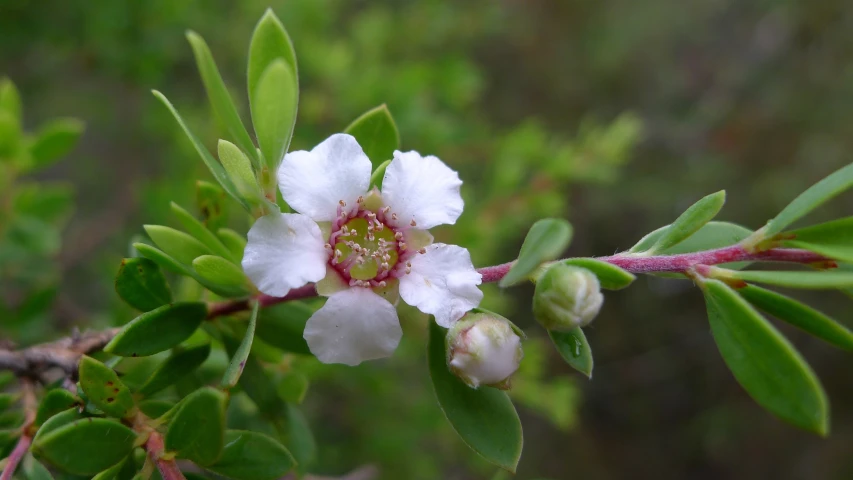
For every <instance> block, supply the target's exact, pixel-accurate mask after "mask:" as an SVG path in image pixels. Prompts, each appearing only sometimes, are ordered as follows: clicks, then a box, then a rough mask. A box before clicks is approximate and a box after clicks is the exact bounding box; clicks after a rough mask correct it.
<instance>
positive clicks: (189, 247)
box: [144, 225, 213, 265]
mask: <svg viewBox="0 0 853 480" xmlns="http://www.w3.org/2000/svg"><path fill="white" fill-rule="evenodd" d="M144 228H145V233H147V234H148V236H149V237H151V240H153V241H154V244H155V245H157V246H158V247H160V249H161V250H163V251H164V252H166V253H167V254H168V255H169V256H171V257H172V258H174V259H175V260H177V261H179V262H181V263H183V264H186V265H190V264H192V263H193V260H195V259H196V257H200V256H202V255H210V254H212V253H213V252H212V251H211V250H210V249H209V248H208V247H207V246H205V245H204V244H203V243H201V242H199V241H198V240H196V239H195V238H194V237H193V236H191V235H189V234H186V233H184V232H182V231H180V230H175V229H174V228H170V227H166V226H163V225H145V226H144Z"/></svg>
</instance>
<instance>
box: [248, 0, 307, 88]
mask: <svg viewBox="0 0 853 480" xmlns="http://www.w3.org/2000/svg"><path fill="white" fill-rule="evenodd" d="M279 58H281V59H284V61H285V62H286V63H287V65H288V66H289V67H290V70H291V71H292V72H294V75H295V74H296V73H297V72H298V71H299V70H298V68H297V66H296V52H295V51H294V49H293V43H292V42H291V41H290V37H289V36H288V35H287V31H286V30H285V29H284V25H282V24H281V21H279V19H278V17H276V16H275V13H273V11H272V10H271V9H268V10H267V11H266V12H264V16H263V17H261V19H260V20H259V21H258V24H257V25H256V26H255V31H254V32H253V33H252V41H251V44H250V45H249V68H248V72H247V76H248V85H247V86H248V90H249V98H253V97H254V92H255V90H257V88H258V84H259V83H260V79H261V76H262V75H263V73H264V72H265V71H266V69H267V67H269V66H270V64H271V63H273V62H274V61H275V60H276V59H279Z"/></svg>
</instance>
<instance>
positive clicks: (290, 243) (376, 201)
mask: <svg viewBox="0 0 853 480" xmlns="http://www.w3.org/2000/svg"><path fill="white" fill-rule="evenodd" d="M370 175H371V164H370V160H369V159H368V158H367V156H366V155H365V154H364V152H363V151H362V149H361V147H360V146H359V145H358V142H356V140H355V138H353V137H352V136H350V135H346V134H337V135H332V136H331V137H329V138H327V139H326V140H325V141H323V143H321V144H319V145H317V146H316V147H314V149H313V150H311V151H310V152H306V151H298V152H291V153H288V154H287V155H286V156H285V157H284V160H283V162H282V164H281V167H279V170H278V182H279V188H280V189H281V194H282V196H283V197H284V199H285V201H287V203H288V204H289V205H290V206H291V207H293V209H295V210H296V211H297V212H299V213H298V214H288V213H282V214H272V215H267V216H264V217H261V218H259V219H258V220H257V221H256V222H255V224H254V225H253V226H252V228H251V230H249V242H248V244H247V245H246V251H245V254H244V256H243V270H245V272H246V274H247V275H248V276H249V278H250V279H251V280H252V281H253V282H254V283H255V285H256V286H257V287H258V289H259V290H260V291H262V292H263V293H266V294H268V295H274V296H284V295H286V294H287V292H288V291H289V290H291V289H293V288H297V287H300V286H302V285H305V284H307V283H309V282H318V283H317V291H318V293H320V294H321V295H324V296H328V297H329V299H328V300H327V301H326V304H325V305H324V306H323V307H322V308H320V309H319V310H317V312H315V313H314V315H313V316H312V317H311V318H310V319H308V324H307V325H306V326H305V333H304V337H305V340H306V341H307V342H308V346H309V347H310V348H311V352H312V353H313V354H314V355H316V356H317V358H319V359H320V360H321V361H323V362H325V363H344V364H347V365H357V364H359V363H361V362H362V361H364V360H370V359H374V358H381V357H387V356H389V355H391V353H393V352H394V350H395V349H396V348H397V344H398V343H399V342H400V337H401V336H402V330H401V329H400V324H399V321H398V319H397V311H396V309H395V307H394V305H393V302H396V298H395V296H396V294H395V293H392V292H394V289H393V288H392V287H394V286H395V284H396V283H399V296H400V297H402V299H403V300H404V301H405V302H406V303H408V304H410V305H413V306H415V307H417V308H418V309H420V310H421V311H422V312H424V313H428V314H432V315H434V316H435V320H436V322H437V323H438V324H439V325H441V326H443V327H450V326H451V325H452V324H453V323H454V322H456V321H457V320H458V319H459V318H461V317H462V316H463V315H464V314H465V313H466V312H468V311H469V310H471V309H472V308H474V307H476V306H477V305H479V303H480V300H481V299H482V298H483V293H482V292H481V291H480V289H479V288H477V285H479V284H480V281H481V276H480V274H479V273H477V271H476V270H475V269H474V265H473V264H472V263H471V257H470V255H469V254H468V251H467V250H466V249H464V248H461V247H458V246H455V245H445V244H441V243H436V244H433V243H432V236H431V235H430V234H429V233H428V232H427V231H426V229H428V228H432V227H434V226H436V225H442V224H453V223H455V222H456V219H457V218H459V215H460V214H461V213H462V207H463V202H462V197H461V196H460V194H459V188H460V187H461V185H462V181H461V180H459V175H457V174H456V172H454V171H453V170H451V169H450V168H449V167H447V165H445V164H444V163H443V162H442V161H441V160H439V159H438V158H436V157H433V156H426V157H421V156H420V155H419V154H418V153H417V152H405V153H404V152H399V151H397V152H394V159H393V160H392V161H391V163H390V164H389V165H388V168H387V169H386V171H385V177H384V179H383V182H382V192H381V193H380V192H379V191H378V190H376V189H374V190H372V191H368V189H369V187H370ZM389 297H390V298H389Z"/></svg>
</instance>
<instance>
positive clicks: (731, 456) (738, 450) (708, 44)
mask: <svg viewBox="0 0 853 480" xmlns="http://www.w3.org/2000/svg"><path fill="white" fill-rule="evenodd" d="M268 6H269V7H272V8H273V9H274V10H275V11H276V13H277V14H278V16H279V17H280V18H281V19H282V21H283V23H284V24H285V26H286V27H287V29H288V31H289V33H290V35H291V37H292V39H293V42H294V44H295V47H296V51H297V56H298V59H299V68H300V71H299V76H300V83H301V103H300V109H299V117H298V121H297V126H296V132H295V137H294V143H293V145H292V148H293V149H307V148H310V147H312V146H313V145H315V144H316V143H317V142H319V141H320V140H322V139H323V138H325V137H326V136H327V135H329V134H331V133H334V132H337V131H340V130H341V129H343V127H344V126H346V125H347V124H348V123H349V122H350V121H351V120H352V119H354V118H355V117H357V116H358V115H359V114H360V113H362V112H363V111H365V110H367V109H369V108H371V107H374V106H376V105H378V104H381V103H387V104H388V107H389V108H390V110H391V112H392V114H393V115H394V116H395V119H396V120H397V123H398V125H399V127H400V132H401V136H402V139H403V146H404V149H415V150H418V151H420V152H421V153H424V154H426V153H429V154H435V155H437V156H439V157H440V158H442V159H443V160H444V161H445V162H447V163H448V164H449V165H450V166H451V167H453V168H455V169H457V170H459V171H460V174H461V176H462V178H463V180H464V181H465V182H466V183H465V186H464V187H463V195H464V197H465V199H466V212H465V213H464V214H463V216H462V218H461V219H460V222H459V224H458V225H457V226H456V227H454V228H446V229H444V230H439V231H437V232H436V236H437V237H438V238H439V239H440V240H443V241H448V242H452V243H459V244H461V245H462V246H465V247H467V248H469V249H470V250H471V251H472V256H473V258H474V262H475V264H477V265H487V264H492V263H498V262H504V261H508V260H511V259H512V258H513V255H514V254H515V252H517V249H518V247H519V246H520V243H521V240H522V239H523V237H524V233H525V232H526V229H527V228H528V227H529V226H530V225H531V224H532V223H533V221H535V220H536V219H538V218H541V217H544V216H560V217H565V218H568V219H569V220H570V221H571V222H572V223H573V225H574V226H575V232H576V233H575V239H574V243H573V245H572V247H571V248H570V250H569V252H568V253H569V255H575V256H588V255H608V254H612V253H614V252H616V251H618V250H620V249H626V248H628V247H630V246H631V245H633V243H634V242H635V241H636V240H637V239H639V238H640V237H641V236H642V235H643V234H645V233H647V232H649V231H651V230H652V229H654V228H656V227H659V226H661V225H663V224H666V223H668V222H669V221H671V220H672V219H673V218H675V216H677V215H678V213H680V212H681V210H683V208H685V207H687V206H688V205H690V204H691V203H692V202H693V201H695V200H696V199H698V198H700V197H701V196H703V195H704V194H706V193H710V192H713V191H716V190H719V189H723V188H725V189H727V190H728V194H729V196H728V205H729V206H728V207H727V208H726V209H724V211H723V214H722V215H721V217H720V218H721V219H725V220H730V221H735V222H738V223H741V224H743V225H745V226H749V227H752V228H755V227H757V226H760V225H761V224H763V222H764V221H765V220H766V219H768V218H770V217H772V216H773V215H774V214H775V213H776V212H777V211H778V210H779V209H780V208H781V207H783V206H784V205H785V204H786V203H787V201H789V200H790V199H791V198H793V197H794V196H795V195H796V194H797V193H799V192H800V191H801V190H802V189H804V188H806V187H807V186H809V185H811V184H812V183H814V182H815V181H817V180H818V179H820V178H821V177H823V176H825V175H826V174H828V173H830V172H832V171H833V170H835V169H837V168H839V167H841V166H842V165H844V164H845V163H848V162H850V161H851V160H853V155H851V153H853V122H850V121H848V116H849V112H850V111H851V109H853V36H851V35H850V32H851V31H853V5H851V4H850V3H849V2H845V1H842V0H820V1H816V2H805V1H791V0H748V1H739V2H736V1H732V0H728V1H726V0H698V1H694V2H689V3H685V2H678V1H675V0H643V1H636V0H606V1H599V2H590V1H577V0H569V1H559V0H550V1H546V0H528V1H519V0H501V1H495V0H491V1H486V0H470V1H466V2H452V1H437V0H420V1H403V0H397V1H392V0H385V1H354V0H353V1H345V0H284V1H258V0H248V1H242V2H230V1H223V0H217V1H214V0H207V1H200V0H195V1H173V0H149V1H147V2H135V1H108V0H73V1H68V0H42V1H40V2H35V1H31V0H3V1H2V2H0V75H6V76H8V77H10V78H11V79H12V80H13V81H14V82H15V84H16V85H17V86H18V88H19V89H20V91H21V94H22V97H23V101H24V112H25V113H24V127H25V128H26V129H28V130H35V129H36V127H37V126H38V125H40V124H41V123H42V122H43V121H44V120H46V119H49V118H53V117H57V116H71V117H77V118H80V119H82V120H83V121H85V123H86V124H87V131H86V133H85V135H84V136H83V139H82V141H81V144H80V145H79V147H78V148H77V149H76V150H75V151H73V153H72V154H71V155H69V156H68V157H67V158H65V159H64V160H62V161H60V162H58V163H56V164H55V165H53V166H52V167H50V168H49V169H47V170H43V171H41V172H38V173H37V174H36V175H35V176H30V177H25V178H24V179H23V181H30V180H38V181H41V182H46V183H50V184H53V183H54V182H65V183H67V184H68V185H70V187H71V188H73V191H74V192H75V194H74V205H75V206H74V210H73V215H71V216H64V215H63V216H61V217H62V219H61V220H60V219H56V222H54V223H52V225H53V226H54V227H55V228H56V229H57V232H58V234H59V235H60V237H59V238H61V244H60V243H59V241H58V240H57V242H56V244H55V245H47V246H44V245H42V246H41V250H40V253H43V254H45V255H47V257H48V258H49V259H50V261H48V262H32V263H29V264H28V265H29V266H28V267H27V268H24V269H11V268H6V271H0V282H2V284H0V300H2V310H0V315H2V318H3V320H2V322H0V338H11V339H14V340H16V341H20V342H21V343H28V342H34V341H38V340H44V339H47V338H54V337H56V336H59V335H63V334H65V333H66V332H68V331H69V330H70V329H71V328H72V327H79V328H90V327H91V328H97V327H103V326H106V325H110V324H121V323H123V322H125V321H127V320H128V319H129V318H131V316H132V313H131V312H129V311H128V310H126V309H125V308H126V307H122V306H120V305H119V302H118V301H117V298H116V296H115V295H114V293H113V290H112V278H113V276H114V274H115V272H116V269H117V267H118V264H119V261H120V259H121V258H122V257H123V256H126V255H127V254H128V246H129V243H130V240H131V239H132V237H133V236H134V235H140V234H141V233H142V229H141V225H142V224H143V223H166V224H168V223H169V222H170V221H171V220H170V219H169V215H168V211H169V201H171V200H175V201H177V202H178V203H180V204H182V205H185V206H191V205H193V204H194V203H193V202H194V197H195V182H196V180H197V179H200V178H201V179H209V174H208V173H207V172H206V171H205V169H204V166H203V165H202V164H201V162H199V161H198V158H197V156H196V154H195V152H194V151H193V150H192V147H191V146H190V144H189V142H187V141H186V139H185V138H184V137H183V133H181V132H179V131H178V129H177V128H176V125H175V124H174V122H173V120H172V118H171V117H170V116H169V114H168V112H167V111H166V110H165V109H164V108H163V107H162V105H159V104H158V103H157V102H156V101H155V99H154V98H153V97H152V96H151V94H150V93H149V91H150V90H151V89H152V88H154V89H158V90H160V91H162V92H164V93H165V94H166V95H168V96H169V98H170V99H171V100H172V102H173V103H174V104H175V105H176V106H177V108H178V109H179V110H181V112H182V114H183V115H184V118H186V119H188V121H189V122H190V123H191V125H192V126H193V128H194V129H195V130H196V132H197V133H199V134H200V136H202V138H204V139H205V140H206V142H207V144H208V145H209V146H212V145H214V142H215V140H216V138H219V137H220V136H222V135H223V132H224V130H223V129H222V128H221V127H220V126H219V125H217V123H216V122H215V120H214V119H213V117H212V115H211V113H210V111H209V108H208V106H207V103H206V99H205V95H204V89H203V87H202V85H201V82H200V80H199V79H198V76H197V72H196V69H195V62H194V60H193V57H192V53H191V49H190V47H189V45H188V44H187V42H186V40H185V38H184V32H185V30H186V29H192V30H195V31H197V32H199V33H200V34H201V35H203V36H204V37H205V39H206V40H207V42H208V44H209V45H210V47H211V49H212V51H213V54H214V56H215V58H216V60H217V63H218V64H219V68H220V70H221V71H222V74H223V76H224V77H225V79H226V82H227V83H228V84H229V86H230V88H231V90H232V93H233V97H234V98H235V100H236V101H237V102H238V103H239V104H241V105H242V107H244V112H245V110H246V109H245V104H246V102H245V93H244V92H245V83H244V82H245V80H244V77H245V62H246V52H247V50H248V39H249V37H250V34H251V31H252V29H253V27H254V25H255V22H256V21H257V19H258V18H260V16H261V14H262V13H263V11H264V9H266V8H267V7H268ZM0 193H2V192H0ZM850 207H851V201H850V200H849V197H847V199H846V200H845V199H842V200H840V201H838V202H835V203H833V204H831V205H830V206H828V207H825V209H824V211H823V212H822V214H823V215H825V217H826V218H833V217H838V216H843V215H844V214H845V212H846V214H849V213H850V210H851V209H850ZM237 210H238V208H236V207H235V208H232V212H233V215H232V218H231V219H230V223H231V226H232V227H233V228H235V229H237V230H238V231H241V232H245V231H246V229H247V228H248V225H249V223H248V219H247V218H245V217H243V216H240V215H238V214H237V212H236V211H237ZM818 216H820V214H819V215H818ZM0 218H5V219H6V221H7V222H9V221H10V220H9V217H8V216H7V217H0ZM816 220H817V219H816ZM3 230H4V229H0V231H3ZM7 241H8V239H7ZM28 242H29V241H26V242H23V244H24V245H25V246H26V245H29V243H28ZM16 252H17V251H16ZM0 253H2V252H0ZM6 255H7V257H9V256H10V255H11V256H15V255H18V254H17V253H14V254H10V253H8V252H6ZM16 258H17V257H16ZM0 259H2V255H0ZM0 265H9V263H0ZM531 293H532V289H530V288H527V289H525V288H521V289H519V291H509V292H499V291H498V290H497V289H496V288H493V287H492V286H490V287H488V289H487V302H486V304H487V306H488V307H490V308H493V309H499V311H501V312H502V313H505V314H506V316H508V317H509V318H511V319H513V320H514V321H516V322H517V323H518V324H519V325H521V326H522V327H523V328H525V330H526V331H527V332H528V335H529V336H530V339H529V340H528V342H527V343H526V347H525V348H526V355H527V358H526V360H525V363H524V366H523V370H524V371H523V372H522V373H521V375H519V377H518V378H517V381H516V389H515V390H514V393H513V395H514V398H515V400H516V403H517V404H518V406H519V410H520V414H521V416H522V421H523V424H524V428H525V437H526V438H525V449H524V454H523V457H522V461H521V464H520V466H519V471H518V475H517V478H521V479H536V478H553V479H568V478H628V477H630V478H647V477H655V478H698V479H701V478H737V479H740V478H743V479H746V478H749V479H752V478H768V477H775V478H839V479H843V478H851V477H853V456H851V455H850V449H851V447H850V445H851V440H853V409H851V408H850V407H849V405H850V404H851V402H853V386H851V382H850V375H849V373H848V372H849V371H850V366H851V365H853V359H851V358H850V356H849V355H847V354H844V353H843V352H840V351H837V350H834V349H832V347H829V346H827V345H824V344H821V343H820V342H819V341H818V340H816V339H812V338H808V337H806V336H805V335H801V334H800V333H799V332H796V331H793V330H791V329H790V328H786V327H785V326H782V327H781V328H782V330H783V331H784V332H785V333H786V334H788V335H789V336H790V338H792V340H793V341H794V343H795V344H796V345H797V346H798V347H799V348H800V349H801V351H802V352H803V354H804V355H805V356H806V357H807V358H808V359H809V361H810V362H811V364H812V365H813V367H814V368H815V370H816V371H817V373H818V374H819V375H820V377H821V378H822V380H823V381H824V384H825V386H826V389H827V391H828V394H829V397H830V400H831V401H832V405H833V407H834V414H833V416H832V430H833V432H832V434H831V436H830V437H829V438H828V439H820V438H816V437H814V436H812V435H809V434H806V433H803V432H800V431H798V430H796V429H795V428H793V427H790V426H787V425H785V424H783V423H781V422H780V421H778V420H776V419H775V418H772V417H771V416H770V415H769V414H767V413H765V412H764V411H762V410H761V409H760V408H759V407H758V406H756V405H755V404H754V403H753V402H752V401H751V400H750V399H749V398H748V396H747V395H746V394H745V393H744V392H743V391H742V389H741V388H740V387H739V386H738V385H737V383H736V382H735V380H734V379H733V378H732V376H731V374H730V373H729V372H728V370H727V369H726V368H725V366H724V364H723V362H722V360H721V359H720V357H719V355H718V354H717V351H716V347H715V345H714V343H713V341H712V339H711V336H710V334H709V331H708V325H707V322H706V321H705V317H704V305H703V302H702V300H701V295H700V294H699V292H698V291H696V290H695V289H693V288H692V285H691V284H690V283H689V282H686V281H671V280H661V279H655V278H651V279H645V278H644V279H641V281H638V282H636V284H635V285H634V286H633V288H631V289H629V290H627V291H621V292H615V293H612V292H611V293H609V294H608V295H607V297H606V302H605V307H604V309H603V311H602V314H601V315H600V317H599V318H598V319H597V320H596V322H595V323H594V324H593V325H592V327H591V328H590V329H588V332H587V336H588V338H589V340H590V343H591V345H592V348H593V352H594V354H595V361H596V367H595V371H594V377H593V379H592V380H591V381H587V380H586V379H584V378H582V377H580V376H578V375H577V374H575V373H573V372H572V371H571V370H570V368H569V367H568V366H566V365H565V364H563V363H562V362H561V361H560V359H559V358H558V355H557V354H556V353H555V352H553V351H552V350H551V349H550V348H548V347H547V343H545V340H544V339H543V335H542V331H541V329H538V328H537V326H536V324H535V322H533V321H532V318H531V315H530V313H529V310H530V305H529V304H530V294H531ZM810 300H812V301H813V302H815V301H817V302H818V303H817V305H819V306H820V307H821V308H822V309H824V310H826V311H827V312H828V313H833V314H835V315H836V318H839V319H840V320H842V321H846V320H848V318H849V311H850V310H849V303H848V302H849V300H847V301H845V299H844V298H843V297H841V296H840V295H839V296H832V295H831V294H823V295H820V296H816V297H813V298H810ZM847 323H848V324H850V322H849V321H848V322H847ZM404 328H405V330H406V336H405V339H404V343H403V345H402V346H401V348H400V350H399V351H398V352H397V354H396V355H395V356H394V357H393V358H392V359H390V360H387V361H381V362H371V363H369V364H367V365H364V366H361V367H358V368H356V369H351V368H348V367H343V366H322V365H319V364H317V363H316V362H312V361H310V360H305V359H296V360H294V361H295V362H296V363H297V365H299V368H300V369H301V371H302V372H304V373H305V374H306V375H307V376H308V377H309V378H310V379H311V381H312V385H311V389H310V390H309V392H308V394H307V397H306V398H305V401H304V404H303V408H304V410H305V411H306V413H307V415H308V417H309V420H310V422H311V424H312V426H313V428H314V431H315V435H316V437H317V442H318V444H319V450H318V457H317V462H316V464H315V466H314V467H313V469H312V470H313V471H316V472H318V473H322V474H327V475H340V474H342V473H344V472H347V471H349V470H352V469H355V468H357V467H360V466H364V465H374V466H376V467H377V468H378V472H379V476H380V478H383V479H399V478H413V479H417V478H424V479H430V478H447V479H455V478H458V479H463V478H464V479H467V478H491V477H492V475H493V474H494V473H495V472H494V470H495V469H494V468H492V467H491V466H489V465H488V464H486V463H485V462H484V461H482V460H480V459H479V458H477V456H476V455H475V454H474V453H473V452H471V451H469V450H468V449H467V447H465V446H464V445H463V444H462V443H461V441H459V440H458V439H457V438H456V437H455V435H454V434H453V432H452V431H451V429H450V427H449V426H447V425H446V423H445V422H444V420H443V418H442V417H441V413H440V411H439V410H438V407H437V404H436V402H435V400H434V397H433V394H432V392H431V391H430V387H429V380H428V375H427V372H426V365H425V360H424V348H423V342H424V339H425V336H424V330H423V322H422V321H419V320H417V319H413V320H410V321H408V322H407V323H406V324H405V325H404Z"/></svg>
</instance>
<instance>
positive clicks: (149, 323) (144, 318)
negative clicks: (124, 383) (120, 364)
mask: <svg viewBox="0 0 853 480" xmlns="http://www.w3.org/2000/svg"><path fill="white" fill-rule="evenodd" d="M205 317H207V305H205V304H204V303H201V302H179V303H171V304H168V305H163V306H162V307H160V308H157V309H155V310H151V311H150V312H146V313H143V314H142V315H140V316H138V317H136V318H135V319H133V320H131V322H130V323H128V324H127V325H125V326H124V328H122V330H121V332H119V333H118V335H116V336H115V337H114V338H113V339H112V341H110V343H108V344H107V346H106V347H104V351H105V352H107V353H112V354H113V355H119V356H122V357H137V356H139V357H144V356H147V355H154V354H155V353H160V352H163V351H165V350H168V349H170V348H172V347H174V346H175V345H177V344H179V343H181V342H183V341H184V340H186V339H188V338H189V337H190V335H192V334H193V332H195V330H196V329H197V328H198V326H199V325H200V324H201V322H202V321H204V319H205Z"/></svg>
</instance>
